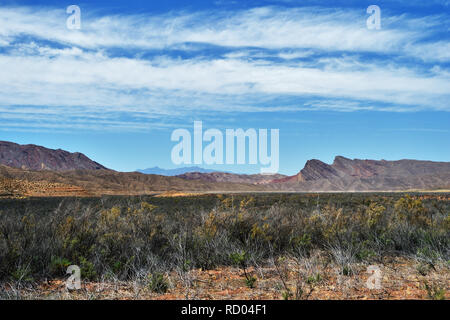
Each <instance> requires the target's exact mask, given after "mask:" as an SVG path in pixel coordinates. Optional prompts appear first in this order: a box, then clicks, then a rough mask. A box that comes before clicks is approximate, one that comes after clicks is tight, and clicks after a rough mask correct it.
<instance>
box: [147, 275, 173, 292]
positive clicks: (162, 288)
mask: <svg viewBox="0 0 450 320" xmlns="http://www.w3.org/2000/svg"><path fill="white" fill-rule="evenodd" d="M148 287H149V289H150V290H151V291H152V292H156V293H166V292H167V290H168V289H169V283H168V282H167V280H166V278H165V277H164V274H162V273H158V272H155V273H152V274H151V275H150V276H149V284H148Z"/></svg>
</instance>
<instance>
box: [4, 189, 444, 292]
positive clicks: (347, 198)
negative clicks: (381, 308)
mask: <svg viewBox="0 0 450 320" xmlns="http://www.w3.org/2000/svg"><path fill="white" fill-rule="evenodd" d="M445 199H446V198H444V199H443V200H440V199H436V198H430V199H419V196H417V195H408V196H405V195H403V194H397V193H395V194H326V195H321V196H320V200H319V199H318V197H317V195H308V194H293V195H280V194H254V195H206V196H197V197H182V198H157V197H150V196H148V197H147V196H146V197H102V198H86V199H70V198H68V199H63V200H61V199H53V198H49V199H21V200H9V199H8V200H7V199H3V200H0V261H1V263H0V279H2V280H5V279H6V280H9V279H12V278H13V279H22V280H23V279H31V278H33V279H39V278H48V277H63V276H64V274H65V269H66V268H67V265H68V264H69V263H70V264H77V265H79V266H80V268H81V272H82V277H85V278H87V279H91V280H96V279H99V278H101V277H103V276H105V275H113V276H114V277H115V278H117V279H130V278H131V277H133V276H134V275H136V274H140V273H142V270H147V271H149V272H169V271H171V270H177V272H180V274H187V273H188V272H189V271H190V270H192V269H194V268H202V269H211V268H216V267H218V266H223V265H238V266H239V267H240V268H242V267H243V266H244V265H245V268H246V269H245V272H247V268H248V267H249V266H250V265H256V264H261V263H265V262H267V261H269V260H270V259H276V258H277V257H283V256H294V257H295V256H301V257H303V258H302V259H309V258H310V257H311V254H312V253H313V252H315V251H316V250H322V251H325V252H326V253H327V254H328V256H329V257H330V258H331V259H332V260H333V261H334V262H335V263H336V264H337V265H338V266H340V269H341V271H342V273H347V274H350V273H351V271H352V270H351V268H352V264H353V263H354V262H355V261H366V260H371V259H374V258H376V257H378V256H380V255H383V254H392V255H408V256H414V257H416V258H417V260H418V261H419V262H423V263H425V264H432V265H434V264H436V263H438V262H440V261H448V260H449V259H450V255H449V247H450V218H449V213H450V203H449V201H448V200H445ZM242 252H245V256H244V258H245V259H244V262H245V264H244V265H242V263H241V262H236V261H235V259H234V258H233V255H236V254H238V253H239V254H241V253H242ZM235 258H237V256H235ZM314 276H316V274H315V273H311V274H308V275H306V278H304V279H303V281H304V282H305V281H307V279H308V277H314ZM246 278H247V277H246ZM249 279H251V277H250V276H249ZM305 279H306V280H305ZM310 282H311V281H310ZM311 283H312V282H311ZM248 284H249V285H254V283H253V284H252V283H250V282H249V283H248ZM301 288H302V290H304V292H305V294H307V292H308V288H307V287H301ZM294 291H295V290H294ZM294 291H292V294H293V295H294V296H296V293H295V292H294Z"/></svg>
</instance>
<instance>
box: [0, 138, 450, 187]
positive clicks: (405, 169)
mask: <svg viewBox="0 0 450 320" xmlns="http://www.w3.org/2000/svg"><path fill="white" fill-rule="evenodd" d="M158 170H159V171H158ZM176 170H180V171H176ZM141 171H143V172H146V173H142V172H117V171H114V170H111V169H108V168H106V167H105V166H103V165H101V164H99V163H97V162H95V161H93V160H91V159H89V158H88V157H86V156H85V155H84V154H82V153H79V152H75V153H71V152H68V151H64V150H61V149H57V150H53V149H48V148H45V147H41V146H37V145H19V144H16V143H12V142H6V141H0V195H7V196H8V195H17V194H19V195H39V196H42V195H47V196H48V195H80V196H86V195H99V194H147V193H157V192H165V191H177V192H178V191H180V192H189V191H192V192H194V191H195V192H214V191H217V192H242V191H246V192H247V191H248V192H250V191H255V192H264V191H269V192H274V191H292V192H327V191H329V192H333V191H336V192H342V191H360V192H362V191H395V190H438V189H450V162H433V161H420V160H398V161H387V160H361V159H349V158H345V157H342V156H337V157H336V158H335V159H334V161H333V163H332V164H327V163H324V162H322V161H320V160H317V159H312V160H308V161H307V162H306V164H305V166H304V168H303V169H301V170H300V171H299V173H298V174H296V175H293V176H285V175H281V174H276V175H260V174H253V175H246V174H234V173H227V172H211V171H210V170H205V169H202V168H197V167H190V168H181V169H175V170H168V171H167V170H164V169H160V168H157V167H156V168H150V169H148V170H141ZM150 172H152V173H150ZM179 172H181V173H180V174H179ZM155 173H158V174H155ZM169 175H170V176H169Z"/></svg>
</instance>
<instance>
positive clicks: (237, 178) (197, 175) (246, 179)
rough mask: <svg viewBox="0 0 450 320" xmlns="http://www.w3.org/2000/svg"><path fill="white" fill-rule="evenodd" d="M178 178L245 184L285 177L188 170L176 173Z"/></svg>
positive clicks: (269, 181)
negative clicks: (183, 172)
mask: <svg viewBox="0 0 450 320" xmlns="http://www.w3.org/2000/svg"><path fill="white" fill-rule="evenodd" d="M177 177H178V178H182V179H186V180H201V181H208V182H232V183H247V184H268V183H271V182H272V181H273V180H276V179H283V178H286V176H285V175H282V174H274V175H263V174H235V173H227V172H211V173H202V172H188V173H185V174H180V175H177Z"/></svg>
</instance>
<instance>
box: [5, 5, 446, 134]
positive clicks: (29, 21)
mask: <svg viewBox="0 0 450 320" xmlns="http://www.w3.org/2000/svg"><path fill="white" fill-rule="evenodd" d="M82 14H83V20H82V30H81V31H71V30H67V29H66V28H65V18H66V14H65V12H64V11H63V10H48V9H45V8H23V7H14V8H11V7H9V8H0V25H2V26H3V27H4V28H2V29H0V46H1V45H2V43H3V45H4V46H8V48H9V49H8V51H6V52H5V53H3V54H0V70H2V72H1V73H0V120H1V119H2V118H3V119H12V118H14V116H16V117H15V118H14V119H17V120H20V119H23V120H24V121H25V120H30V119H29V117H27V113H25V112H23V110H25V109H23V108H22V109H20V108H18V107H14V106H19V105H20V106H28V107H31V106H34V108H35V109H36V110H34V109H33V110H34V111H33V110H31V111H30V113H29V114H33V115H35V117H37V118H38V119H40V120H42V119H44V118H45V117H47V116H49V117H50V118H51V119H54V123H48V126H50V125H51V126H57V125H58V122H59V120H58V119H61V117H64V116H66V117H67V118H70V119H74V118H77V117H81V118H83V119H84V120H83V121H85V120H86V119H88V120H86V121H87V122H86V123H88V122H89V126H88V127H91V125H94V124H91V123H90V120H89V119H90V118H94V119H95V118H99V119H103V120H102V121H99V122H98V124H99V125H103V126H117V127H121V128H126V127H127V126H129V125H130V124H132V123H138V122H139V121H141V120H136V119H147V120H148V119H152V118H155V117H160V116H165V117H180V116H181V115H183V114H192V112H194V111H195V112H203V111H217V112H219V111H221V112H251V111H267V112H275V111H287V110H291V111H293V110H300V109H305V108H312V109H332V110H338V111H354V110H362V109H364V110H391V111H405V110H424V109H428V110H446V111H450V106H449V105H448V101H449V97H450V93H449V90H448V88H450V76H449V72H448V69H446V67H445V66H441V65H440V63H441V62H446V61H449V59H450V56H449V52H450V50H449V49H450V47H449V43H450V42H448V41H447V40H445V39H440V40H438V41H434V42H433V41H428V42H423V41H421V40H422V38H423V37H424V36H426V35H427V33H428V31H427V30H428V29H427V28H434V27H436V25H437V24H438V23H439V21H440V19H442V16H441V17H437V16H433V17H425V18H420V19H410V18H408V17H406V16H399V17H392V18H387V19H386V22H385V24H383V26H384V27H383V28H384V29H383V30H381V31H379V32H373V31H369V30H367V29H366V28H365V16H364V14H361V13H360V12H355V11H345V12H344V11H330V10H323V9H318V8H304V9H293V10H284V9H279V8H272V7H270V8H259V9H252V10H247V11H242V12H238V13H235V14H230V13H211V12H203V13H195V14H192V13H178V14H174V13H172V14H166V15H160V16H150V17H149V16H144V15H142V16H136V15H134V16H107V17H91V16H89V14H85V13H84V11H82ZM389 25H392V28H389V27H388V26H389ZM412 25H413V26H415V28H411V26H412ZM399 26H400V27H399ZM402 26H403V27H402ZM24 35H25V36H27V37H29V38H31V39H32V40H27V41H26V40H23V39H22V37H23V36H24ZM6 39H7V40H6ZM14 40H15V41H14ZM42 40H47V41H46V42H45V43H43V42H42ZM2 41H3V42H2ZM193 43H201V44H204V45H214V46H221V47H226V48H234V49H235V50H231V51H230V52H228V53H226V54H222V55H221V54H217V55H215V56H202V55H201V54H202V52H201V51H200V52H199V54H197V55H195V54H194V55H193V56H192V57H190V58H176V57H171V56H170V55H169V54H166V51H170V49H174V48H176V49H177V50H181V51H186V52H188V51H189V52H191V51H195V50H198V46H196V45H193ZM112 48H118V49H120V50H124V51H125V52H128V53H129V54H128V55H127V57H118V56H112V55H111V54H110V53H109V50H111V49H112ZM156 49H157V50H161V49H164V50H162V52H161V55H160V56H153V57H152V58H148V57H147V58H145V59H143V58H139V57H140V56H143V54H144V53H145V52H147V51H148V50H156ZM342 51H344V52H345V53H344V54H342V53H340V52H342ZM368 52H369V53H377V54H386V55H394V56H395V55H396V56H399V57H405V56H407V57H410V58H414V59H417V58H420V59H422V60H423V61H433V62H434V63H435V66H434V67H433V68H432V69H431V72H428V73H427V72H424V71H423V70H421V69H420V68H419V67H412V66H411V64H402V63H401V62H397V61H395V59H394V60H392V61H391V60H390V57H388V58H384V59H383V58H379V59H378V60H377V59H375V60H372V61H370V62H369V61H368V60H367V59H364V58H363V55H364V54H367V53H368ZM130 53H132V54H130ZM323 53H328V54H329V55H328V56H327V55H326V54H325V55H321V54H323ZM274 57H278V58H281V59H283V60H284V61H282V62H279V61H278V62H275V61H274V60H273V58H274ZM298 58H306V59H304V60H305V61H303V59H301V60H300V61H297V60H295V59H298ZM295 97H298V98H299V99H300V100H302V99H303V100H306V101H312V102H298V104H295V103H294V102H293V100H295V99H294V98H295ZM278 98H282V99H285V100H286V101H285V102H284V103H281V102H280V103H277V104H276V105H268V103H269V102H270V103H273V101H277V100H278ZM300 100H299V101H300ZM360 101H367V103H361V102H360ZM41 106H45V108H43V107H41ZM386 106H388V107H386ZM7 108H10V109H7ZM46 108H47V109H46ZM48 108H50V109H48ZM7 110H10V112H8V111H7ZM15 110H22V111H20V112H16V113H15V114H14V112H15ZM80 110H82V111H80ZM50 111H51V116H50V115H49V113H48V112H50ZM89 112H90V115H88V114H89ZM121 113H126V114H128V115H130V116H132V117H134V118H135V120H130V121H121V120H114V119H117V118H118V117H119V115H120V114H121ZM102 115H103V118H102ZM104 117H106V118H104ZM18 123H19V122H17V123H15V124H18ZM120 123H123V124H122V125H121V124H120ZM10 125H12V124H10ZM39 125H43V126H45V125H46V124H45V123H40V124H39ZM60 125H62V124H60ZM64 125H68V123H64ZM73 125H74V126H80V125H81V124H79V123H78V124H77V123H73ZM136 126H137V127H139V124H137V125H136Z"/></svg>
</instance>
